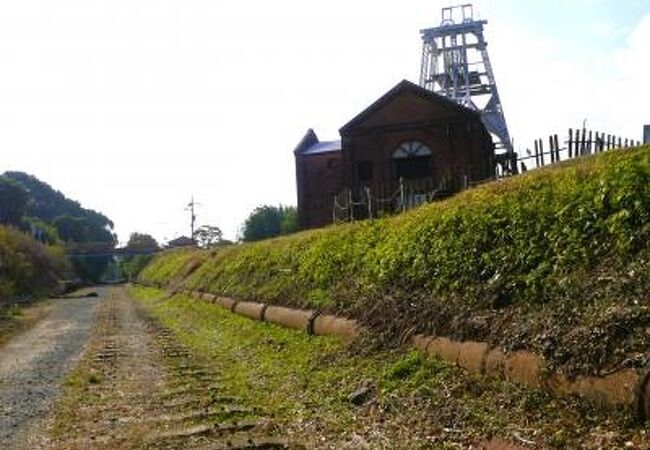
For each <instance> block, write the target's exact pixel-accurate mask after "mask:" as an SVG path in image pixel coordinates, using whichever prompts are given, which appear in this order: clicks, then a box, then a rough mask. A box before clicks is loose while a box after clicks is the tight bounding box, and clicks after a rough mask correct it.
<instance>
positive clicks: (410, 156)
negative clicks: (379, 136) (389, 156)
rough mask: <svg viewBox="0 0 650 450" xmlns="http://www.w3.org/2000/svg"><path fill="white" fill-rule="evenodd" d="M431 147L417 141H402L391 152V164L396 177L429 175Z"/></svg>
mask: <svg viewBox="0 0 650 450" xmlns="http://www.w3.org/2000/svg"><path fill="white" fill-rule="evenodd" d="M431 158H432V153H431V149H429V147H427V146H426V145H424V144H423V143H422V142H419V141H407V142H403V143H402V144H401V145H400V146H399V147H397V150H395V151H394V152H393V165H394V166H395V175H396V176H397V177H398V178H407V179H408V178H427V177H430V176H431Z"/></svg>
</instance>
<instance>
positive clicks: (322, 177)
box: [294, 80, 495, 229]
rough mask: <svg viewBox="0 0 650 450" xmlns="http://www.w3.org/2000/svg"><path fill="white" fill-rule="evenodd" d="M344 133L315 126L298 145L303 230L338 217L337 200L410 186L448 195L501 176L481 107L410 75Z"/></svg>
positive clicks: (385, 193) (412, 189)
mask: <svg viewBox="0 0 650 450" xmlns="http://www.w3.org/2000/svg"><path fill="white" fill-rule="evenodd" d="M339 133H340V136H341V140H336V141H327V142H325V141H320V140H319V139H318V137H317V136H316V133H315V132H314V131H313V130H311V129H310V130H308V131H307V133H306V134H305V136H304V137H303V138H302V140H301V141H300V143H299V144H298V146H297V147H296V149H295V150H294V154H295V159H296V179H297V191H298V221H299V224H300V227H301V228H303V229H304V228H314V227H321V226H324V225H328V224H330V223H332V221H333V210H334V201H335V198H337V199H338V198H343V199H344V200H345V199H346V198H347V199H349V200H351V201H352V204H355V203H357V202H360V201H362V200H363V199H364V198H365V197H364V196H366V195H368V193H369V192H371V193H373V195H375V196H377V197H385V196H389V195H391V194H392V193H394V192H395V190H396V189H397V188H398V187H399V186H404V184H408V185H409V186H410V187H409V191H408V192H409V195H411V196H412V197H413V198H415V197H417V195H419V194H418V192H420V193H421V195H424V194H425V193H427V192H428V193H430V192H447V193H450V192H455V191H457V190H459V189H460V188H461V187H464V186H466V185H468V184H469V183H472V182H476V181H479V180H485V179H489V178H492V177H493V176H494V175H495V156H494V144H493V143H492V139H491V137H490V135H489V133H488V132H487V130H486V129H485V126H484V125H483V123H482V122H481V117H480V115H479V113H477V112H475V111H473V110H471V109H468V108H465V107H463V106H461V105H459V104H457V103H455V102H453V101H451V100H449V99H447V98H445V97H442V96H439V95H437V94H434V93H433V92H431V91H428V90H426V89H423V88H421V87H420V86H417V85H416V84H413V83H411V82H409V81H406V80H404V81H402V82H400V83H399V84H397V85H396V86H395V87H394V88H393V89H391V90H390V91H388V92H387V93H386V94H384V95H383V96H382V97H380V98H379V99H378V100H377V101H375V102H374V103H373V104H372V105H370V106H369V107H368V108H366V109H365V110H364V111H363V112H361V113H360V114H359V115H357V116H356V117H354V118H353V119H352V120H350V121H349V122H348V123H347V124H346V125H344V126H343V127H342V128H341V129H340V130H339ZM341 194H344V195H343V197H341ZM413 198H411V199H410V200H413ZM407 200H408V199H407ZM416 200H417V198H416ZM402 201H406V200H405V199H402ZM358 209H359V210H358V211H357V212H356V215H355V217H363V215H364V214H366V212H365V211H366V208H358Z"/></svg>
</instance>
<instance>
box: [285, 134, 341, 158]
mask: <svg viewBox="0 0 650 450" xmlns="http://www.w3.org/2000/svg"><path fill="white" fill-rule="evenodd" d="M340 151H341V141H340V140H338V141H322V142H321V141H319V140H318V136H316V133H315V132H314V130H313V129H311V128H310V129H309V130H307V133H305V135H304V136H303V138H302V139H301V140H300V142H299V143H298V145H297V146H296V149H295V150H294V151H293V152H294V153H295V154H296V155H320V154H322V153H330V152H340Z"/></svg>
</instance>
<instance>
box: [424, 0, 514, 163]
mask: <svg viewBox="0 0 650 450" xmlns="http://www.w3.org/2000/svg"><path fill="white" fill-rule="evenodd" d="M485 24H487V20H474V10H473V7H472V5H471V4H465V5H460V6H452V7H448V8H443V9H442V22H441V23H440V26H439V27H435V28H428V29H426V30H421V31H420V33H421V35H422V41H423V47H422V69H421V72H420V86H422V87H423V88H425V89H428V90H430V91H433V92H435V93H436V94H440V95H443V96H445V97H448V98H450V99H453V100H454V101H456V102H458V103H460V104H461V105H463V106H466V107H468V108H471V109H474V110H476V111H479V112H480V113H481V117H482V119H483V123H484V124H485V127H486V128H487V130H488V131H489V132H490V133H491V134H492V135H493V139H494V141H495V146H496V157H497V163H498V164H499V165H500V166H501V170H502V174H504V175H505V174H514V173H516V172H517V157H516V154H515V152H514V148H513V146H512V141H511V140H510V133H509V132H508V126H507V125H506V118H505V116H504V114H503V107H502V106H501V100H500V99H499V92H498V90H497V84H496V81H495V79H494V72H493V71H492V65H491V64H490V57H489V56H488V52H487V42H486V41H485V37H484V36H483V27H484V25H485Z"/></svg>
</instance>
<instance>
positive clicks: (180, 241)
mask: <svg viewBox="0 0 650 450" xmlns="http://www.w3.org/2000/svg"><path fill="white" fill-rule="evenodd" d="M195 245H196V241H195V240H194V239H191V238H188V237H187V236H181V237H177V238H176V239H172V240H171V241H169V242H168V243H167V246H168V247H189V246H195Z"/></svg>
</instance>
